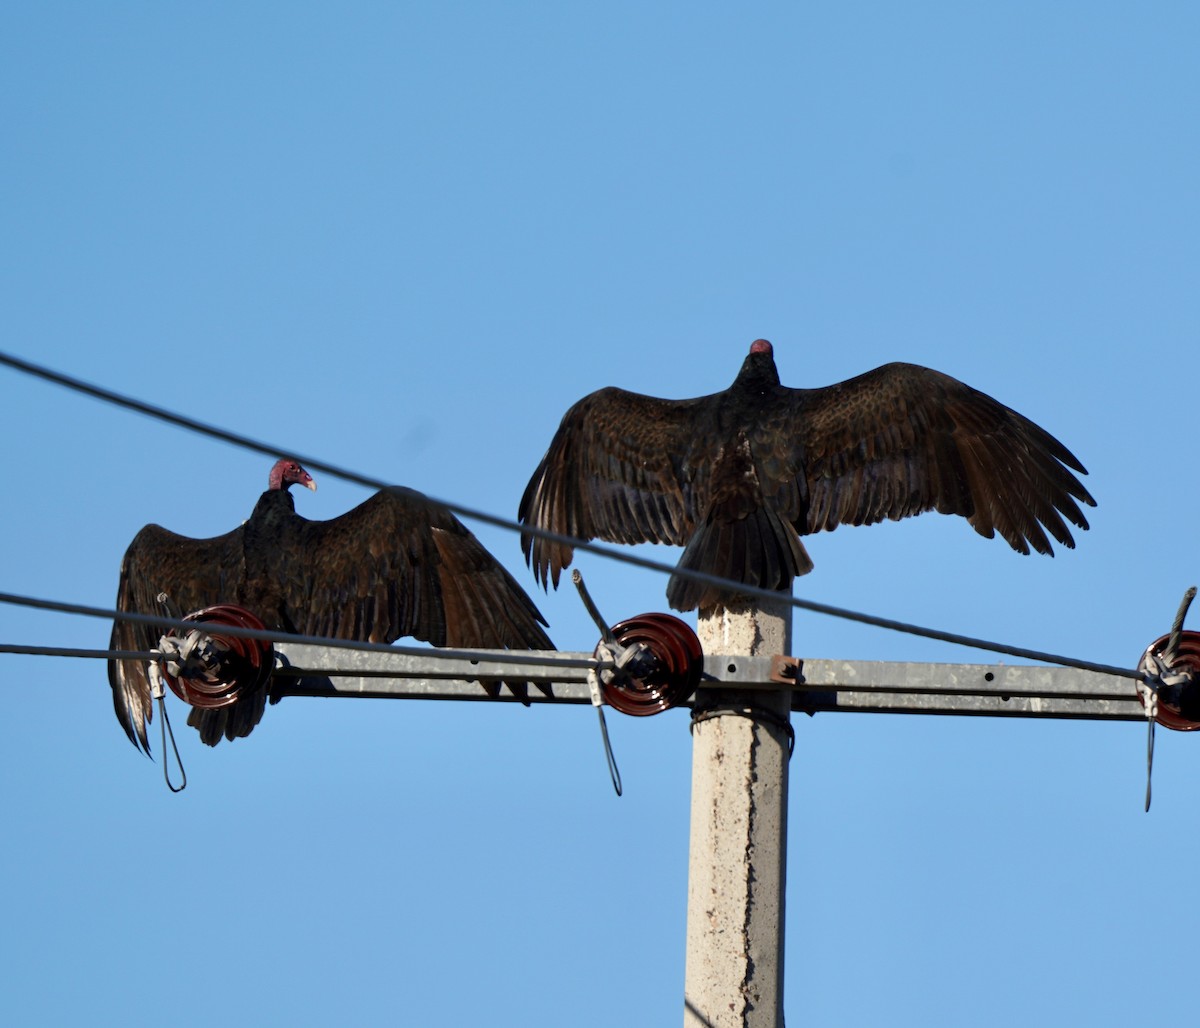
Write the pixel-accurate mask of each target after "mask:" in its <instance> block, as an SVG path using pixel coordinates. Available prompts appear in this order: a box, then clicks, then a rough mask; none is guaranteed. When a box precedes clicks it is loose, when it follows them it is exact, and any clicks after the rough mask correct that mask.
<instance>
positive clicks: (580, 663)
mask: <svg viewBox="0 0 1200 1028" xmlns="http://www.w3.org/2000/svg"><path fill="white" fill-rule="evenodd" d="M0 603H9V604H13V605H15V606H18V607H32V608H34V609H37V610H53V611H57V612H59V613H61V614H81V615H83V616H84V617H95V618H103V619H104V620H106V621H131V622H133V623H134V624H139V625H157V626H159V627H162V628H179V629H184V630H186V631H191V630H193V629H197V630H199V631H201V632H208V633H209V634H211V635H226V636H229V637H230V638H233V639H263V640H266V641H267V642H291V643H303V644H305V645H309V646H329V647H336V648H338V649H344V650H366V651H368V652H371V653H398V654H400V655H401V656H405V657H439V658H442V659H444V660H470V661H475V662H477V663H480V664H522V665H525V666H528V667H579V668H594V667H599V666H600V664H599V662H598V661H597V660H595V659H594V658H591V657H587V658H583V657H552V656H550V655H549V652H554V651H549V652H548V653H547V655H546V656H539V655H538V653H537V651H536V650H512V651H509V650H451V649H446V648H445V647H432V648H426V647H423V646H392V645H389V644H388V643H373V642H359V641H357V640H354V639H328V638H325V637H324V636H318V635H296V634H293V633H290V632H282V631H273V630H271V629H259V628H241V627H239V626H237V625H225V624H219V623H217V622H212V621H208V622H204V621H183V620H180V619H177V618H170V617H166V616H165V615H159V614H138V613H135V612H133V611H121V610H107V609H105V608H103V607H89V606H85V605H84V604H80V603H61V602H59V601H58V600H43V599H38V598H36V597H33V596H17V595H15V594H13V593H0ZM39 648H40V649H51V647H16V646H14V645H12V644H0V653H15V652H26V651H27V650H31V649H39ZM112 652H113V653H119V654H121V655H122V656H123V657H126V656H127V657H129V658H132V659H151V658H152V657H153V656H155V655H153V654H144V653H139V652H132V653H126V652H125V651H112ZM108 653H109V651H107V650H91V651H75V652H73V653H70V654H68V653H62V654H58V653H53V654H49V655H50V656H72V655H73V656H100V655H107V654H108ZM480 673H481V674H485V675H486V674H487V671H486V669H482V670H481V672H480Z"/></svg>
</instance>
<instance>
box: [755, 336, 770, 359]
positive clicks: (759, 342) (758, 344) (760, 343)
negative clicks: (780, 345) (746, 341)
mask: <svg viewBox="0 0 1200 1028" xmlns="http://www.w3.org/2000/svg"><path fill="white" fill-rule="evenodd" d="M750 352H751V353H765V354H766V355H767V356H768V357H771V356H774V354H775V350H774V348H773V347H772V346H771V344H770V343H768V342H767V341H766V340H765V339H755V340H754V342H752V343H751V344H750Z"/></svg>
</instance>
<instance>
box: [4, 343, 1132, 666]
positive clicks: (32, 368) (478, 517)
mask: <svg viewBox="0 0 1200 1028" xmlns="http://www.w3.org/2000/svg"><path fill="white" fill-rule="evenodd" d="M0 364H5V365H7V366H8V367H10V368H13V369H14V370H16V371H20V372H22V373H24V374H27V375H32V376H34V377H36V378H41V379H44V380H45V381H47V382H52V383H54V384H55V385H61V386H65V387H66V388H68V389H73V390H74V391H76V392H80V393H84V394H86V395H88V396H91V397H94V398H96V399H99V400H103V401H104V402H106V403H112V404H115V405H117V406H119V407H124V408H126V409H128V410H132V411H136V412H137V413H139V414H145V415H147V416H148V417H152V418H157V419H158V420H160V421H166V422H168V423H169V424H172V425H177V426H179V427H181V428H185V429H187V430H189V431H192V432H198V433H200V434H202V435H207V436H211V437H212V438H214V439H220V440H221V441H223V442H227V443H230V444H231V445H233V446H239V447H241V448H243V449H247V450H252V451H254V452H256V453H261V454H265V455H266V456H268V457H279V456H282V455H284V454H287V455H289V456H291V457H293V458H295V459H296V460H298V461H299V462H300V463H301V464H304V465H307V466H308V467H309V468H312V469H314V470H316V471H320V472H321V473H322V474H326V475H331V476H333V477H334V478H340V479H342V480H344V481H347V482H353V483H355V484H356V485H362V486H366V487H367V488H370V489H386V490H399V489H400V488H401V487H399V486H394V485H389V484H387V483H386V482H383V481H380V480H379V479H375V478H371V477H370V476H368V475H362V474H359V473H358V472H355V471H347V470H345V469H344V468H339V467H337V466H335V465H333V464H327V463H325V462H324V461H321V460H317V459H315V458H313V457H305V456H302V455H300V454H298V453H295V452H294V451H293V450H290V449H289V448H287V447H279V446H269V445H267V444H266V443H262V442H258V441H256V440H254V439H250V438H248V437H246V436H243V435H238V434H237V433H236V432H230V431H227V430H226V429H222V428H217V427H215V426H213V425H206V424H204V423H203V422H200V421H196V420H194V419H192V418H188V417H185V416H183V415H181V414H173V413H171V412H170V411H164V410H161V409H159V408H158V407H154V406H152V405H150V404H148V403H144V402H142V401H141V400H135V399H133V398H132V397H128V396H123V395H121V394H120V393H116V392H113V391H112V390H110V389H105V388H103V387H101V386H96V385H92V384H91V383H88V382H83V381H81V380H80V379H77V378H72V377H71V376H70V375H64V374H62V373H61V372H57V371H52V370H51V369H49V368H45V367H42V366H40V365H37V364H33V363H31V362H29V361H26V360H22V359H21V358H19V357H13V356H11V355H10V354H6V353H3V352H0ZM403 491H404V492H405V494H406V495H411V494H412V490H408V489H405V490H403ZM422 495H423V494H422ZM424 499H425V500H426V501H427V502H428V503H429V504H430V505H432V506H435V507H442V508H445V509H446V510H449V511H452V512H453V513H455V514H457V515H460V516H461V517H465V518H469V519H471V520H475V521H482V522H484V523H485V524H488V525H492V526H494V527H496V528H503V529H505V530H506V531H510V532H518V533H521V534H524V535H532V536H536V537H538V538H539V539H546V540H549V541H550V542H556V543H561V544H563V545H566V546H571V547H573V548H575V549H579V550H584V551H585V552H588V553H596V554H599V555H600V556H602V557H606V558H608V559H609V560H616V561H621V562H622V563H625V564H631V565H633V566H634V567H640V568H645V569H647V570H650V571H658V572H661V573H663V574H667V575H678V576H679V577H681V578H686V579H689V580H691V581H694V582H702V583H704V584H706V585H716V586H721V587H723V588H725V589H730V590H732V591H735V592H737V593H738V594H740V595H742V596H747V597H751V598H754V599H765V600H769V601H771V602H773V603H786V604H790V605H791V606H792V607H795V608H798V609H799V610H807V611H809V612H810V613H813V614H824V615H826V616H828V617H835V618H840V619H841V620H843V621H855V622H858V623H859V624H864V625H871V626H873V627H875V628H885V629H887V630H889V631H893V632H903V633H905V634H907V635H915V636H919V637H921V638H925V639H933V640H935V641H937V642H945V643H951V644H953V645H956V646H966V647H969V648H970V649H976V650H986V651H988V652H991V653H1001V654H1004V655H1005V656H1010V657H1022V658H1024V659H1027V660H1036V661H1041V662H1044V663H1047V664H1058V665H1060V666H1062V667H1074V668H1079V669H1080V670H1083V671H1095V672H1098V673H1100V674H1105V675H1117V676H1120V677H1124V678H1133V679H1138V680H1140V679H1142V678H1143V675H1142V673H1141V672H1139V671H1131V670H1130V669H1128V668H1119V667H1114V666H1112V665H1110V664H1100V663H1096V662H1094V661H1087V660H1079V659H1077V658H1074V657H1068V656H1064V655H1062V654H1057V653H1047V652H1044V651H1042V650H1034V649H1029V648H1027V647H1023V646H1010V645H1008V644H1006V643H999V642H993V641H991V640H987V639H979V638H975V637H973V636H969V635H961V634H958V633H956V632H944V631H941V630H940V629H935V628H924V627H922V626H920V625H913V624H909V623H907V622H904V621H896V620H894V619H892V618H884V617H878V616H876V615H874V614H864V613H861V612H859V611H854V610H848V609H846V608H844V607H835V606H832V605H830V604H827V603H818V602H816V601H814V600H804V599H800V598H799V597H796V596H788V595H785V594H783V593H779V592H776V591H774V590H771V589H759V588H756V587H754V586H749V585H745V584H743V583H740V582H734V581H731V580H729V579H724V578H721V577H719V576H717V575H710V574H706V573H705V572H703V571H693V570H691V569H690V568H681V567H673V566H671V565H668V564H664V563H662V562H660V561H655V560H650V559H648V558H645V557H639V556H638V555H636V554H632V553H626V552H622V551H620V550H615V549H612V548H611V547H608V546H601V545H598V544H596V543H592V542H589V541H587V540H584V539H576V538H574V537H572V536H569V535H561V534H560V533H558V532H551V531H548V530H546V529H544V528H538V527H536V526H533V525H521V524H519V523H518V522H515V521H511V520H509V519H508V518H502V517H500V516H498V515H496V514H489V513H487V512H486V511H480V510H475V509H474V508H472V507H464V506H463V505H461V504H457V503H447V502H446V501H444V500H440V499H437V498H435V497H432V496H424ZM117 616H120V617H125V615H117ZM154 623H155V624H159V623H161V622H160V621H157V620H156V621H155V622H154ZM192 627H194V626H192ZM222 631H223V632H225V634H228V635H233V634H234V633H232V632H228V631H226V630H224V629H222ZM245 631H249V630H248V629H247V630H245ZM247 638H254V636H247ZM270 638H281V636H279V634H278V633H274V634H272V635H271V636H270ZM297 641H299V640H297ZM306 641H307V640H306ZM322 643H323V641H322ZM337 644H338V645H344V643H343V642H342V641H338V643H337ZM369 646H370V644H367V645H366V646H364V647H362V648H369ZM348 648H354V647H348ZM389 652H403V649H402V648H397V647H391V648H389ZM422 652H424V651H422Z"/></svg>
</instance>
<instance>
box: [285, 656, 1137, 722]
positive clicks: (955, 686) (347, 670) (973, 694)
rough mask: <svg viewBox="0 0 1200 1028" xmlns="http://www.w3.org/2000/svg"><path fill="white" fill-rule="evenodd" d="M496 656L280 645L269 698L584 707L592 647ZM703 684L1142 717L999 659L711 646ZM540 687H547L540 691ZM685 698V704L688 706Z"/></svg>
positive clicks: (1113, 689)
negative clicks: (815, 655)
mask: <svg viewBox="0 0 1200 1028" xmlns="http://www.w3.org/2000/svg"><path fill="white" fill-rule="evenodd" d="M492 652H494V653H495V659H494V660H492V661H475V660H453V659H446V658H444V657H441V656H436V655H433V654H432V652H431V655H430V656H429V657H419V656H412V655H409V654H399V653H397V654H390V653H378V652H364V651H352V650H343V649H333V648H329V647H323V646H310V645H281V646H279V647H277V649H276V654H277V657H278V658H279V663H280V666H279V667H278V668H277V669H276V671H275V677H274V681H273V683H272V687H271V691H272V694H273V695H275V696H279V697H283V696H321V697H334V696H351V697H359V698H376V699H380V698H391V699H429V700H489V701H493V702H494V701H495V699H497V698H498V699H499V700H501V701H506V700H507V701H515V700H516V697H514V696H512V695H511V694H510V693H509V692H508V691H507V690H503V691H502V693H501V695H500V696H499V697H495V698H494V697H492V696H490V695H489V693H488V692H487V691H486V690H485V689H484V688H483V686H482V685H481V684H480V682H481V680H482V681H488V682H492V681H520V682H528V683H530V685H531V686H533V688H532V689H531V690H530V695H529V699H530V701H531V702H533V703H573V704H588V703H590V702H591V696H590V693H589V691H588V684H587V672H588V668H589V666H591V665H592V664H593V663H594V661H593V658H592V655H591V654H590V653H567V652H556V653H544V654H542V655H543V656H546V657H551V658H553V659H555V660H556V661H561V663H555V664H553V665H550V666H544V667H538V666H530V665H528V664H524V663H520V664H518V663H514V662H512V661H511V660H509V659H508V658H510V657H511V656H512V654H511V653H510V652H509V651H507V650H495V651H492ZM704 678H705V681H706V682H711V683H713V684H717V683H719V684H720V685H721V687H722V688H726V689H752V690H772V689H776V690H777V689H780V688H789V689H791V690H792V709H793V710H795V711H800V712H803V713H809V714H815V713H825V712H833V711H854V712H859V713H884V712H890V713H912V714H970V715H990V716H1000V717H1006V716H1007V717H1049V718H1082V719H1088V720H1100V721H1144V720H1145V718H1146V713H1145V709H1144V708H1143V707H1142V704H1141V702H1140V701H1139V700H1138V697H1137V690H1136V688H1135V685H1134V682H1133V681H1132V680H1131V679H1127V678H1118V677H1116V676H1114V675H1104V674H1099V673H1098V672H1094V671H1081V670H1077V669H1074V668H1054V667H1040V666H1036V665H1003V664H919V663H893V662H885V661H848V660H796V659H793V658H789V657H766V656H760V657H747V656H740V655H722V654H710V655H707V656H706V657H705V658H704ZM543 687H544V691H543ZM692 702H693V701H692V700H689V701H688V703H687V705H688V706H691V705H692Z"/></svg>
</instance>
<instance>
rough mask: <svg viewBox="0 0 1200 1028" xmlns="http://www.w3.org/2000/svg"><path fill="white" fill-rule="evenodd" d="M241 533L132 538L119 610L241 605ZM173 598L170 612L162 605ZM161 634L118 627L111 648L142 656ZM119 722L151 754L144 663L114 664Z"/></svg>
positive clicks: (149, 530) (154, 531)
mask: <svg viewBox="0 0 1200 1028" xmlns="http://www.w3.org/2000/svg"><path fill="white" fill-rule="evenodd" d="M242 561H243V558H242V529H241V528H236V529H234V530H233V531H232V532H228V533H226V534H225V535H221V536H217V537H215V538H212V539H189V538H188V537H187V536H182V535H176V534H175V533H174V532H169V531H167V530H166V529H165V528H160V527H159V526H158V525H147V526H146V527H145V528H143V529H142V530H141V531H140V532H138V534H137V535H136V536H135V537H134V540H133V542H132V543H130V544H129V549H128V550H126V551H125V557H124V559H123V560H122V561H121V577H120V582H119V584H118V586H117V602H116V609H117V610H120V611H132V612H134V613H139V614H164V613H167V609H170V610H171V611H172V613H173V614H174V615H176V616H178V615H182V614H188V613H190V612H192V611H194V610H199V609H200V608H202V607H208V606H211V605H213V604H215V603H222V602H226V603H234V602H237V601H238V598H239V594H240V591H241V586H242V579H243V574H244V567H243V562H242ZM159 593H166V594H167V596H168V597H169V601H170V605H171V606H170V608H167V609H164V607H163V605H162V604H161V603H159V601H158V595H159ZM162 634H163V629H161V628H157V627H155V626H153V625H140V624H133V623H131V622H127V621H117V622H115V623H114V624H113V630H112V638H111V641H110V643H109V648H110V649H113V650H124V651H137V652H141V653H144V652H146V651H147V650H150V649H153V648H155V647H156V646H157V645H158V640H159V638H160V637H161V636H162ZM108 682H109V685H111V686H112V692H113V707H114V709H115V710H116V714H117V720H118V721H120V722H121V727H122V728H124V729H125V734H126V735H127V736H129V741H130V742H132V743H133V744H134V745H135V746H137V747H138V748H139V749H141V750H143V751H144V752H147V753H149V745H148V742H147V738H146V726H147V725H148V724H149V723H150V721H151V720H152V718H153V707H152V705H151V698H150V680H149V677H148V675H147V665H146V662H145V661H143V660H134V659H127V660H110V661H109V662H108Z"/></svg>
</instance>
